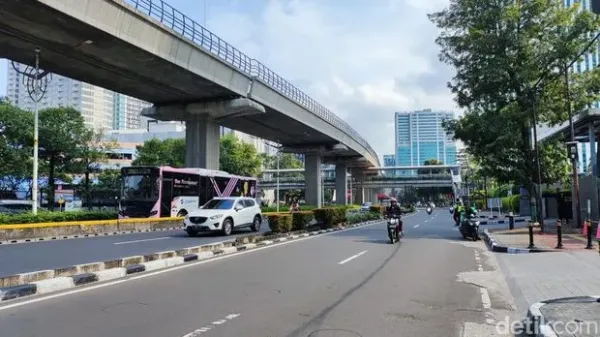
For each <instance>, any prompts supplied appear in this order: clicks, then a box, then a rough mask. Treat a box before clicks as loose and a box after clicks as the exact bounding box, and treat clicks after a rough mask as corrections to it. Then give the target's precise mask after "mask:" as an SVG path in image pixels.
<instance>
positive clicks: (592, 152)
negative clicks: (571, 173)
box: [584, 124, 598, 177]
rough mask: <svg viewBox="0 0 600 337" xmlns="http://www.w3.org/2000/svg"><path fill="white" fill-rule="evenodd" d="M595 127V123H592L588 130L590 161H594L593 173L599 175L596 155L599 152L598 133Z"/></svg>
mask: <svg viewBox="0 0 600 337" xmlns="http://www.w3.org/2000/svg"><path fill="white" fill-rule="evenodd" d="M594 129H595V128H594V124H590V126H589V131H588V134H589V137H590V162H591V163H592V175H593V176H595V177H597V176H598V167H597V165H596V160H597V159H596V156H597V155H598V154H597V153H596V133H595V131H594ZM584 165H587V163H584Z"/></svg>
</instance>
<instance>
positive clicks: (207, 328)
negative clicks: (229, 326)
mask: <svg viewBox="0 0 600 337" xmlns="http://www.w3.org/2000/svg"><path fill="white" fill-rule="evenodd" d="M239 315H240V314H231V315H227V316H225V319H220V320H217V321H214V322H212V323H211V324H207V325H205V326H203V327H201V328H200V329H196V330H194V331H192V332H190V333H188V334H186V335H184V336H183V337H197V336H200V335H202V333H204V332H208V331H210V330H212V329H213V328H216V326H215V325H221V324H223V323H227V321H230V320H232V319H234V318H236V317H238V316H239Z"/></svg>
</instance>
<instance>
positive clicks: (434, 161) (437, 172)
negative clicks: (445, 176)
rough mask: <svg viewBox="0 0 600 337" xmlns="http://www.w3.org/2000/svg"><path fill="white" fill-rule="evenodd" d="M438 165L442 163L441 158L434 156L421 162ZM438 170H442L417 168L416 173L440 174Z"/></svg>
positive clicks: (425, 164) (426, 164)
mask: <svg viewBox="0 0 600 337" xmlns="http://www.w3.org/2000/svg"><path fill="white" fill-rule="evenodd" d="M439 165H444V163H442V161H441V160H438V159H435V158H431V159H427V160H426V161H424V162H423V166H439ZM440 172H442V170H441V169H419V170H417V173H418V174H429V173H431V174H440Z"/></svg>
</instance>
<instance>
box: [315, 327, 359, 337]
mask: <svg viewBox="0 0 600 337" xmlns="http://www.w3.org/2000/svg"><path fill="white" fill-rule="evenodd" d="M306 337H362V336H361V335H360V334H358V333H356V332H354V331H349V330H342V329H322V330H317V331H313V332H311V333H310V334H308V336H306Z"/></svg>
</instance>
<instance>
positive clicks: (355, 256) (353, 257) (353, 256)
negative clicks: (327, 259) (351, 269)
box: [338, 250, 367, 265]
mask: <svg viewBox="0 0 600 337" xmlns="http://www.w3.org/2000/svg"><path fill="white" fill-rule="evenodd" d="M366 252H367V251H366V250H363V251H362V252H360V253H358V254H354V255H352V256H350V257H349V258H347V259H345V260H342V261H340V262H338V264H340V265H341V264H344V263H346V262H350V261H352V260H354V259H356V258H357V257H359V256H361V255H363V254H365V253H366Z"/></svg>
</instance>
